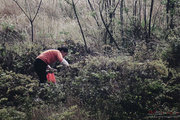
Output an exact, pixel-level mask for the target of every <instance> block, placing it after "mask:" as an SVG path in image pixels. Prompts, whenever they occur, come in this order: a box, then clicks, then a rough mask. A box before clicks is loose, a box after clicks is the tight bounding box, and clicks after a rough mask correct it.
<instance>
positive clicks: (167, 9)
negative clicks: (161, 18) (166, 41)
mask: <svg viewBox="0 0 180 120" xmlns="http://www.w3.org/2000/svg"><path fill="white" fill-rule="evenodd" d="M169 4H170V0H167V3H166V24H167V29H168V27H169Z"/></svg>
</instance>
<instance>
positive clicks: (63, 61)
mask: <svg viewBox="0 0 180 120" xmlns="http://www.w3.org/2000/svg"><path fill="white" fill-rule="evenodd" d="M62 64H63V65H65V66H69V63H68V62H67V61H66V60H65V59H64V58H63V60H62Z"/></svg>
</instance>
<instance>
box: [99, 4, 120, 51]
mask: <svg viewBox="0 0 180 120" xmlns="http://www.w3.org/2000/svg"><path fill="white" fill-rule="evenodd" d="M102 10H103V8H102V9H101V7H100V5H99V12H100V17H101V20H102V22H103V24H104V27H105V28H106V31H107V33H108V34H109V36H110V39H111V40H112V41H113V42H114V44H115V45H116V47H117V49H118V50H120V48H119V46H118V44H117V42H116V41H115V39H114V38H113V35H112V34H111V32H110V30H109V27H108V25H107V24H106V22H105V20H104V18H103V15H102ZM114 12H115V11H114Z"/></svg>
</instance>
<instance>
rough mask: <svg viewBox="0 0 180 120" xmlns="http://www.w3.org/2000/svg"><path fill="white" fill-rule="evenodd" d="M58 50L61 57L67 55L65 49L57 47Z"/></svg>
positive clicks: (66, 49)
mask: <svg viewBox="0 0 180 120" xmlns="http://www.w3.org/2000/svg"><path fill="white" fill-rule="evenodd" d="M58 50H59V51H60V52H61V54H62V56H63V57H65V56H66V55H67V54H68V48H66V47H59V48H58Z"/></svg>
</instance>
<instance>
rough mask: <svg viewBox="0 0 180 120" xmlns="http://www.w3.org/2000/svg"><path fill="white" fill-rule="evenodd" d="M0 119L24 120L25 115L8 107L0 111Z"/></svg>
mask: <svg viewBox="0 0 180 120" xmlns="http://www.w3.org/2000/svg"><path fill="white" fill-rule="evenodd" d="M0 118H1V120H25V119H26V114H25V113H23V112H20V111H17V110H16V109H14V108H13V107H8V108H2V109H0Z"/></svg>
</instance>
